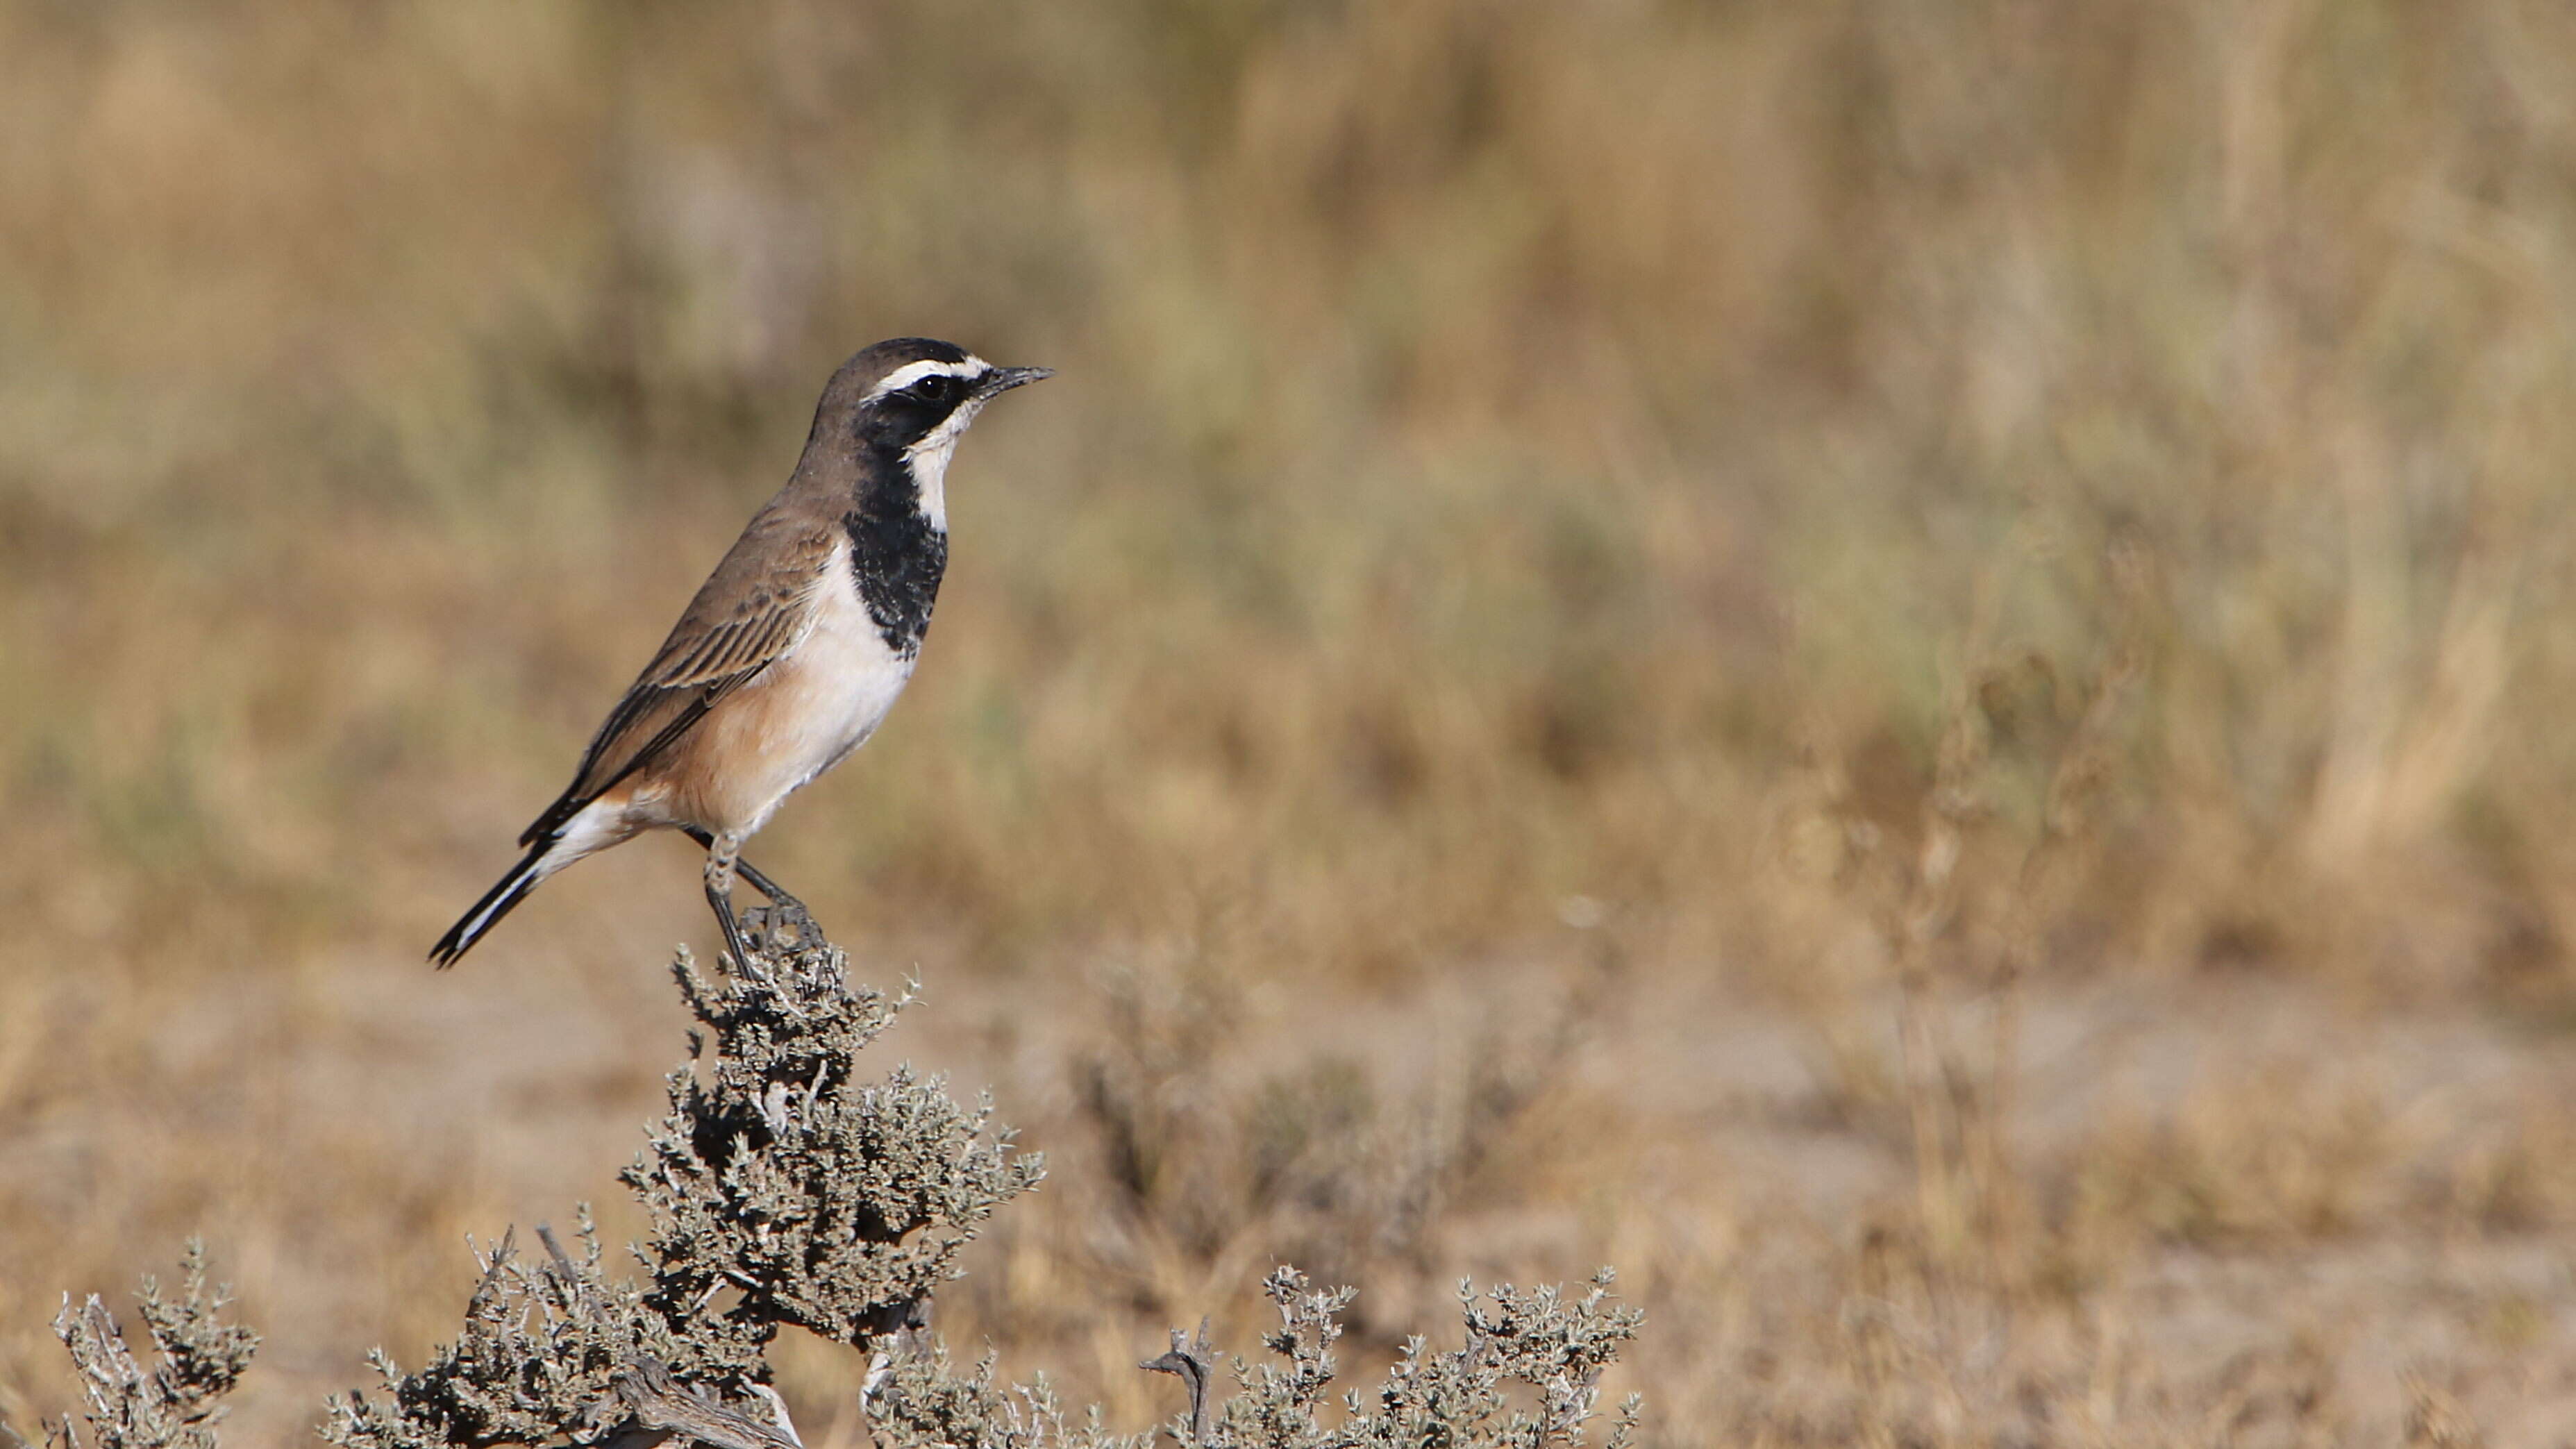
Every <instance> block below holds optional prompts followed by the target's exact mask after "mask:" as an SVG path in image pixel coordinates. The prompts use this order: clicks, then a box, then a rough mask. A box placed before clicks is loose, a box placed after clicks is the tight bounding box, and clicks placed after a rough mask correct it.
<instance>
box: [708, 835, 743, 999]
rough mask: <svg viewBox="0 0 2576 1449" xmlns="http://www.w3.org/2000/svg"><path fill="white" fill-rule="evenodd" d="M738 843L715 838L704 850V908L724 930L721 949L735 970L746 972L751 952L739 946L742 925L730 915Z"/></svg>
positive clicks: (725, 836) (741, 944)
mask: <svg viewBox="0 0 2576 1449" xmlns="http://www.w3.org/2000/svg"><path fill="white" fill-rule="evenodd" d="M741 850H742V842H741V841H739V840H737V839H735V838H734V837H732V836H730V835H724V836H718V837H716V839H715V840H714V841H712V842H711V843H709V844H708V846H707V904H708V905H710V906H713V907H715V912H716V924H717V925H719V926H722V927H723V928H724V938H725V949H726V950H729V951H731V952H732V953H733V964H734V968H735V969H736V970H749V969H750V967H751V948H750V947H749V946H747V945H745V944H744V943H743V939H742V923H741V922H739V921H736V920H735V919H734V915H733V873H734V857H735V855H736V854H738V853H739V852H740V851H741Z"/></svg>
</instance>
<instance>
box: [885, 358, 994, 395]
mask: <svg viewBox="0 0 2576 1449" xmlns="http://www.w3.org/2000/svg"><path fill="white" fill-rule="evenodd" d="M992 370H993V364H991V363H989V362H986V361H985V360H984V359H982V358H980V357H977V356H975V355H974V354H972V353H969V354H967V357H966V360H965V361H964V362H941V361H940V360H938V359H937V358H935V357H934V358H924V359H923V360H921V361H919V362H907V363H905V364H904V365H903V366H901V367H898V368H896V369H895V370H894V371H892V372H889V373H887V374H886V375H885V380H884V381H883V382H880V383H878V384H877V385H876V387H875V389H874V390H873V391H871V392H870V393H869V394H868V396H867V401H869V402H875V401H876V400H877V399H878V398H881V397H884V396H885V395H886V394H887V393H890V392H899V391H901V390H902V389H904V388H907V387H910V386H912V385H913V384H914V383H916V382H919V381H921V380H922V379H923V378H925V377H932V376H939V375H945V376H948V377H954V378H958V379H960V380H962V381H967V382H972V381H973V380H974V379H976V378H979V377H982V376H983V375H984V374H985V373H988V372H991V371H992Z"/></svg>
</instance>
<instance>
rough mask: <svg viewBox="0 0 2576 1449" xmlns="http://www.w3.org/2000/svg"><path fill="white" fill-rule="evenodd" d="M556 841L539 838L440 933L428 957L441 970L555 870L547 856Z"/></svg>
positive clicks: (480, 937)
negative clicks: (467, 909)
mask: <svg viewBox="0 0 2576 1449" xmlns="http://www.w3.org/2000/svg"><path fill="white" fill-rule="evenodd" d="M556 843H557V837H555V836H551V835H549V836H546V837H545V838H543V839H540V840H539V841H538V842H537V843H536V845H535V846H534V847H532V848H531V849H530V850H529V851H528V853H527V854H526V855H524V856H522V857H520V859H519V863H518V864H517V865H514V866H512V867H510V869H509V871H508V873H507V874H505V875H503V876H502V877H501V879H500V881H499V883H498V884H496V885H494V886H493V887H492V888H491V889H490V890H488V891H485V892H484V893H483V899H481V900H479V901H476V902H475V903H474V908H473V909H472V910H470V911H467V912H466V913H465V914H464V915H463V916H462V917H460V918H458V920H457V922H456V924H455V925H453V926H450V927H448V928H447V934H446V935H444V936H441V937H439V938H438V944H437V945H435V946H432V947H430V948H429V959H430V960H431V961H433V962H436V963H437V965H438V969H439V970H441V971H444V970H446V969H447V968H448V967H450V966H453V965H455V964H456V958H457V957H459V956H462V955H464V954H465V953H466V952H468V951H470V950H473V949H474V943H475V942H477V941H480V940H482V939H483V933H484V932H486V931H489V930H491V929H492V928H493V927H494V926H496V925H498V924H500V921H501V918H502V917H503V916H506V915H508V914H510V910H511V908H512V907H514V906H516V905H518V903H519V902H521V901H523V900H526V899H527V898H528V892H530V891H532V890H535V889H536V888H537V882H539V881H541V880H544V879H545V878H546V877H547V876H550V875H552V874H554V872H555V870H556V869H558V868H559V867H558V866H557V865H554V864H550V863H549V862H548V861H547V859H546V856H547V855H548V854H549V853H550V852H552V851H553V850H554V848H555V845H556Z"/></svg>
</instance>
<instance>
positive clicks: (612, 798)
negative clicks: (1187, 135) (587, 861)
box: [429, 337, 1053, 969]
mask: <svg viewBox="0 0 2576 1449" xmlns="http://www.w3.org/2000/svg"><path fill="white" fill-rule="evenodd" d="M1052 375H1053V372H1052V370H1051V369H1048V368H1043V367H996V366H994V365H993V364H991V363H989V362H986V361H984V360H983V359H982V358H980V357H977V356H975V355H974V354H973V353H971V352H968V351H967V350H965V349H964V348H962V347H959V346H957V345H956V344H954V343H950V342H940V341H936V340H933V339H931V338H926V337H897V338H892V339H890V340H888V341H884V342H880V343H877V344H876V345H875V346H873V347H869V348H867V349H865V350H864V351H861V352H859V353H858V354H857V355H855V356H853V357H852V358H850V360H849V361H847V362H845V363H843V364H841V366H840V368H839V369H838V370H837V371H835V372H834V373H833V374H832V379H831V381H830V382H829V383H828V384H826V385H825V386H824V388H823V396H822V400H821V401H820V402H819V403H817V404H816V405H815V408H814V426H813V429H812V431H811V432H809V433H808V434H807V435H806V438H805V451H804V453H803V455H802V456H800V457H799V458H798V459H797V461H796V470H795V472H793V473H791V474H789V475H788V479H787V485H786V486H785V487H784V488H781V489H780V490H779V491H778V495H777V496H776V497H774V498H772V499H770V500H769V501H768V502H767V503H765V504H763V505H761V508H760V511H758V512H757V513H754V514H753V515H752V517H751V522H750V523H749V524H747V525H745V526H744V528H743V531H742V536H741V537H740V538H738V539H736V540H734V545H733V547H732V548H731V549H730V550H728V551H727V552H726V554H725V556H724V558H723V560H722V561H721V562H719V563H718V564H717V565H716V567H715V572H714V573H712V574H709V575H708V576H707V581H706V582H705V583H704V584H701V585H699V586H698V592H697V594H696V596H695V597H694V598H692V599H690V600H689V605H688V607H687V608H686V609H684V610H682V611H681V613H680V621H679V623H677V624H675V625H673V626H672V628H671V633H670V637H668V638H666V639H664V640H663V641H662V647H661V649H660V650H658V651H656V652H655V654H654V655H653V659H652V662H651V663H649V664H646V665H645V666H644V670H643V672H642V673H641V674H638V675H637V676H636V677H635V682H634V684H633V685H631V686H629V687H628V688H627V691H626V694H625V697H624V698H622V699H620V700H618V702H617V705H616V707H615V708H613V709H611V710H610V711H609V712H608V717H607V719H605V720H604V721H602V722H601V724H600V726H599V729H598V731H597V732H596V733H595V734H593V735H592V736H591V741H590V747H589V748H588V749H587V750H585V751H583V752H582V757H581V764H580V766H579V768H577V769H576V770H574V772H573V778H572V783H571V784H570V785H569V786H567V787H565V789H564V792H563V794H562V795H560V796H558V797H557V798H556V800H555V802H554V803H553V804H551V805H549V806H547V807H546V808H545V810H544V812H543V813H541V814H539V815H538V816H537V818H536V820H535V821H534V822H532V823H531V824H530V825H529V826H528V828H527V829H526V830H525V831H524V832H522V833H521V834H520V836H519V844H520V845H522V846H525V847H526V848H527V854H525V855H523V856H521V857H520V859H519V862H518V864H516V865H513V866H511V867H510V869H509V871H508V872H507V873H505V874H504V875H503V876H502V877H501V879H500V881H499V882H498V883H497V884H495V885H494V886H493V887H492V888H491V889H490V890H488V891H486V892H484V894H483V898H482V899H481V900H478V901H476V902H475V903H474V906H473V908H472V909H471V910H468V911H467V912H466V913H465V914H464V915H463V916H461V917H459V918H458V919H457V922H456V924H455V925H453V926H450V927H449V928H448V930H447V934H446V935H444V936H441V937H439V938H438V944H437V945H435V946H433V947H431V948H430V952H429V959H430V960H431V961H432V962H435V963H436V964H437V965H438V966H439V967H440V968H441V969H444V968H446V967H449V966H452V965H454V964H455V963H456V961H457V958H459V957H461V956H463V955H464V954H465V953H466V952H467V951H469V950H472V949H473V947H474V943H475V942H477V941H479V940H481V939H482V938H483V936H484V934H485V933H486V932H489V931H490V930H491V929H492V927H493V926H494V925H496V924H497V923H499V921H500V920H501V918H502V917H503V916H506V915H508V914H509V913H510V911H511V910H512V909H513V908H515V907H516V906H517V905H518V904H519V903H520V902H521V901H524V900H526V899H527V898H528V894H529V892H531V891H533V890H535V889H536V888H537V886H538V885H539V884H541V883H542V882H544V881H545V880H546V878H547V877H549V876H552V875H553V874H555V873H556V872H557V871H560V870H562V869H563V868H564V867H566V866H568V865H571V864H572V863H573V862H575V861H577V860H580V859H582V858H583V857H585V856H590V855H596V854H598V853H599V852H600V851H603V850H606V849H608V848H609V847H610V846H613V845H621V844H624V843H625V842H626V841H629V840H632V839H634V838H635V837H636V836H638V835H642V834H644V833H646V832H648V831H653V830H663V829H670V830H677V831H679V832H681V833H682V834H684V835H686V836H688V837H689V838H690V839H691V840H694V841H696V842H697V843H698V845H699V846H700V847H701V848H703V849H704V850H705V851H706V868H705V879H706V894H707V904H708V905H709V906H710V907H712V908H713V909H714V911H715V916H716V923H717V925H719V926H720V927H722V928H723V931H724V940H725V947H726V949H727V950H729V951H731V952H732V953H733V957H734V961H735V963H736V964H737V965H738V966H743V965H748V964H749V963H750V961H751V959H752V958H751V954H750V952H749V951H748V950H747V948H746V945H745V942H744V938H743V933H742V926H741V923H740V921H739V920H738V919H737V918H736V916H735V914H734V908H733V882H734V878H735V877H736V876H737V875H739V876H740V877H741V878H742V879H743V880H744V881H745V882H746V883H748V884H749V885H750V886H751V887H752V889H754V890H756V891H758V892H760V893H761V894H762V895H763V896H765V897H767V898H768V900H769V901H770V903H771V905H772V907H773V909H774V910H775V911H780V912H785V913H788V914H789V915H791V916H796V917H804V915H805V908H804V905H803V903H802V902H800V901H798V900H797V899H796V898H795V897H793V896H791V895H789V894H788V893H787V892H786V891H785V890H783V889H781V888H780V887H779V885H778V883H777V882H776V881H774V880H772V879H770V878H769V877H768V876H767V875H764V874H763V873H761V872H760V871H758V870H755V869H753V868H752V866H751V865H750V863H749V862H747V861H745V860H743V859H742V847H743V842H744V841H746V840H748V839H749V838H750V837H751V836H752V834H753V833H754V832H756V831H758V830H759V829H760V828H761V826H763V825H765V824H767V823H768V821H769V818H770V817H771V816H772V815H773V814H775V813H776V812H777V810H778V807H779V805H780V804H781V803H783V802H784V801H785V800H786V799H787V797H788V796H789V795H791V794H793V793H795V792H796V791H797V790H798V789H799V788H801V787H803V786H804V785H806V784H809V783H811V782H812V781H813V780H814V778H815V777H816V776H818V775H821V774H822V773H823V772H824V771H826V770H828V769H830V768H832V766H834V765H836V764H839V763H840V762H841V761H842V760H843V759H846V758H848V756H849V754H850V752H851V751H853V750H855V749H857V748H858V747H859V746H861V745H863V744H865V743H866V742H867V740H868V737H869V736H870V735H872V734H874V733H875V732H876V729H877V726H878V725H880V724H881V723H883V722H884V720H885V717H886V712H887V711H888V710H890V709H891V708H893V706H894V702H895V699H896V697H897V696H898V695H900V694H902V693H903V687H904V686H905V685H906V684H907V683H909V682H910V681H911V679H912V673H913V667H914V665H915V664H916V663H917V662H918V660H919V659H920V656H921V641H922V636H923V634H924V633H925V632H926V631H927V630H928V629H929V627H930V613H931V606H932V605H933V604H934V603H936V602H937V601H938V597H939V581H940V578H941V576H942V575H944V574H945V573H946V572H947V567H948V496H947V483H948V462H949V459H950V457H951V456H952V455H953V454H954V453H955V452H956V449H957V440H958V439H959V437H961V436H962V435H963V434H964V433H965V431H966V429H967V426H968V425H969V424H971V423H972V422H974V420H975V415H976V414H977V413H979V412H981V411H983V409H984V406H985V405H986V404H987V403H990V402H991V401H992V400H993V399H994V398H997V397H999V396H1001V395H1002V394H1003V393H1005V392H1008V391H1010V390H1011V389H1013V388H1015V387H1020V386H1022V385H1024V384H1027V383H1032V382H1036V381H1038V380H1039V379H1041V378H1044V377H1049V376H1052ZM805 919H808V920H810V919H811V918H810V917H805Z"/></svg>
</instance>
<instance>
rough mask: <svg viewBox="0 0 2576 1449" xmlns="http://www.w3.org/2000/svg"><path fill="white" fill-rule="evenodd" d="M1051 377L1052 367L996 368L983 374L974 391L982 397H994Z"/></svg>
mask: <svg viewBox="0 0 2576 1449" xmlns="http://www.w3.org/2000/svg"><path fill="white" fill-rule="evenodd" d="M1053 376H1055V369H1054V368H1052V367H997V368H994V369H993V370H992V371H991V372H988V373H985V374H984V376H983V379H982V380H981V381H979V382H978V383H976V385H975V391H976V393H977V394H979V395H980V396H983V397H995V396H998V395H1000V394H1002V393H1006V392H1009V391H1010V390H1011V389H1012V388H1015V387H1019V386H1021V385H1022V384H1025V383H1032V382H1036V381H1037V380H1038V379H1040V378H1045V377H1053Z"/></svg>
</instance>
